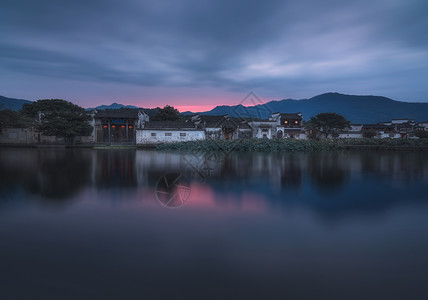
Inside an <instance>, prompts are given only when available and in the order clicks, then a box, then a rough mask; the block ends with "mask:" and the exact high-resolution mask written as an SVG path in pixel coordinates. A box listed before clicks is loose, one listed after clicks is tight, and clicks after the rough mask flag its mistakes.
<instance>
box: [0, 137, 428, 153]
mask: <svg viewBox="0 0 428 300" xmlns="http://www.w3.org/2000/svg"><path fill="white" fill-rule="evenodd" d="M0 148H33V149H79V148H86V149H96V150H114V149H142V150H158V151H159V150H168V151H169V150H171V151H189V152H190V151H226V152H314V151H315V152H316V151H337V150H371V151H428V139H419V140H415V139H404V140H402V139H397V140H395V139H389V140H371V139H358V140H355V139H352V140H351V139H348V140H292V139H283V140H264V139H248V140H201V141H188V142H178V143H163V144H138V145H129V144H113V145H108V144H78V145H64V144H62V145H60V144H0Z"/></svg>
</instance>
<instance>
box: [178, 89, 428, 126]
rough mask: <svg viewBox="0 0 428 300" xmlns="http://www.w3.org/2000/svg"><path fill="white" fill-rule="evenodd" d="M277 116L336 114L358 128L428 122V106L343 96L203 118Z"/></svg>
mask: <svg viewBox="0 0 428 300" xmlns="http://www.w3.org/2000/svg"><path fill="white" fill-rule="evenodd" d="M244 104H245V103H244ZM274 112H281V113H297V112H301V113H302V115H303V118H304V119H305V120H308V119H310V117H312V116H315V115H317V114H319V113H322V112H335V113H338V114H341V115H343V116H344V117H345V118H347V119H348V120H350V121H351V122H352V123H354V124H358V123H377V122H385V121H390V120H391V119H400V118H408V119H414V120H416V121H428V103H411V102H402V101H396V100H392V99H389V98H386V97H380V96H355V95H344V94H339V93H326V94H322V95H318V96H315V97H312V98H310V99H301V100H293V99H284V100H279V101H269V102H267V103H264V104H259V105H253V106H244V105H242V104H239V105H235V106H227V105H223V106H217V107H215V108H213V109H212V110H210V111H205V112H200V114H203V115H224V114H227V115H229V116H230V117H241V118H248V117H252V118H262V119H264V118H266V117H268V116H269V115H270V114H271V113H274ZM185 114H190V113H189V112H186V113H185Z"/></svg>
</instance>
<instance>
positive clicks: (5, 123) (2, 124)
mask: <svg viewBox="0 0 428 300" xmlns="http://www.w3.org/2000/svg"><path fill="white" fill-rule="evenodd" d="M30 125H31V120H30V119H29V118H26V117H25V116H23V115H22V113H20V112H17V111H14V110H10V109H4V110H0V129H2V128H23V127H28V126H30Z"/></svg>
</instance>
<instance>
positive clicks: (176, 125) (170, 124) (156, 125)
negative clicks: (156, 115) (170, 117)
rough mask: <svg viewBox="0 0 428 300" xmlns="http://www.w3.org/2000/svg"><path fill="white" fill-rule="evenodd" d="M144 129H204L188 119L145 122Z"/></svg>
mask: <svg viewBox="0 0 428 300" xmlns="http://www.w3.org/2000/svg"><path fill="white" fill-rule="evenodd" d="M144 129H157V130H169V129H171V130H179V129H186V130H189V129H193V130H197V129H198V130H202V129H201V127H200V126H198V128H196V127H195V125H194V124H193V123H192V122H190V121H188V122H183V121H150V122H147V123H146V124H144Z"/></svg>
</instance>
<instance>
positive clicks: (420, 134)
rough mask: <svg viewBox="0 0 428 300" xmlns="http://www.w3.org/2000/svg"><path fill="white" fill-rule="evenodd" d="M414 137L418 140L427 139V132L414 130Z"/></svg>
mask: <svg viewBox="0 0 428 300" xmlns="http://www.w3.org/2000/svg"><path fill="white" fill-rule="evenodd" d="M415 136H416V137H418V138H420V139H426V138H428V131H425V130H421V129H419V130H415Z"/></svg>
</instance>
